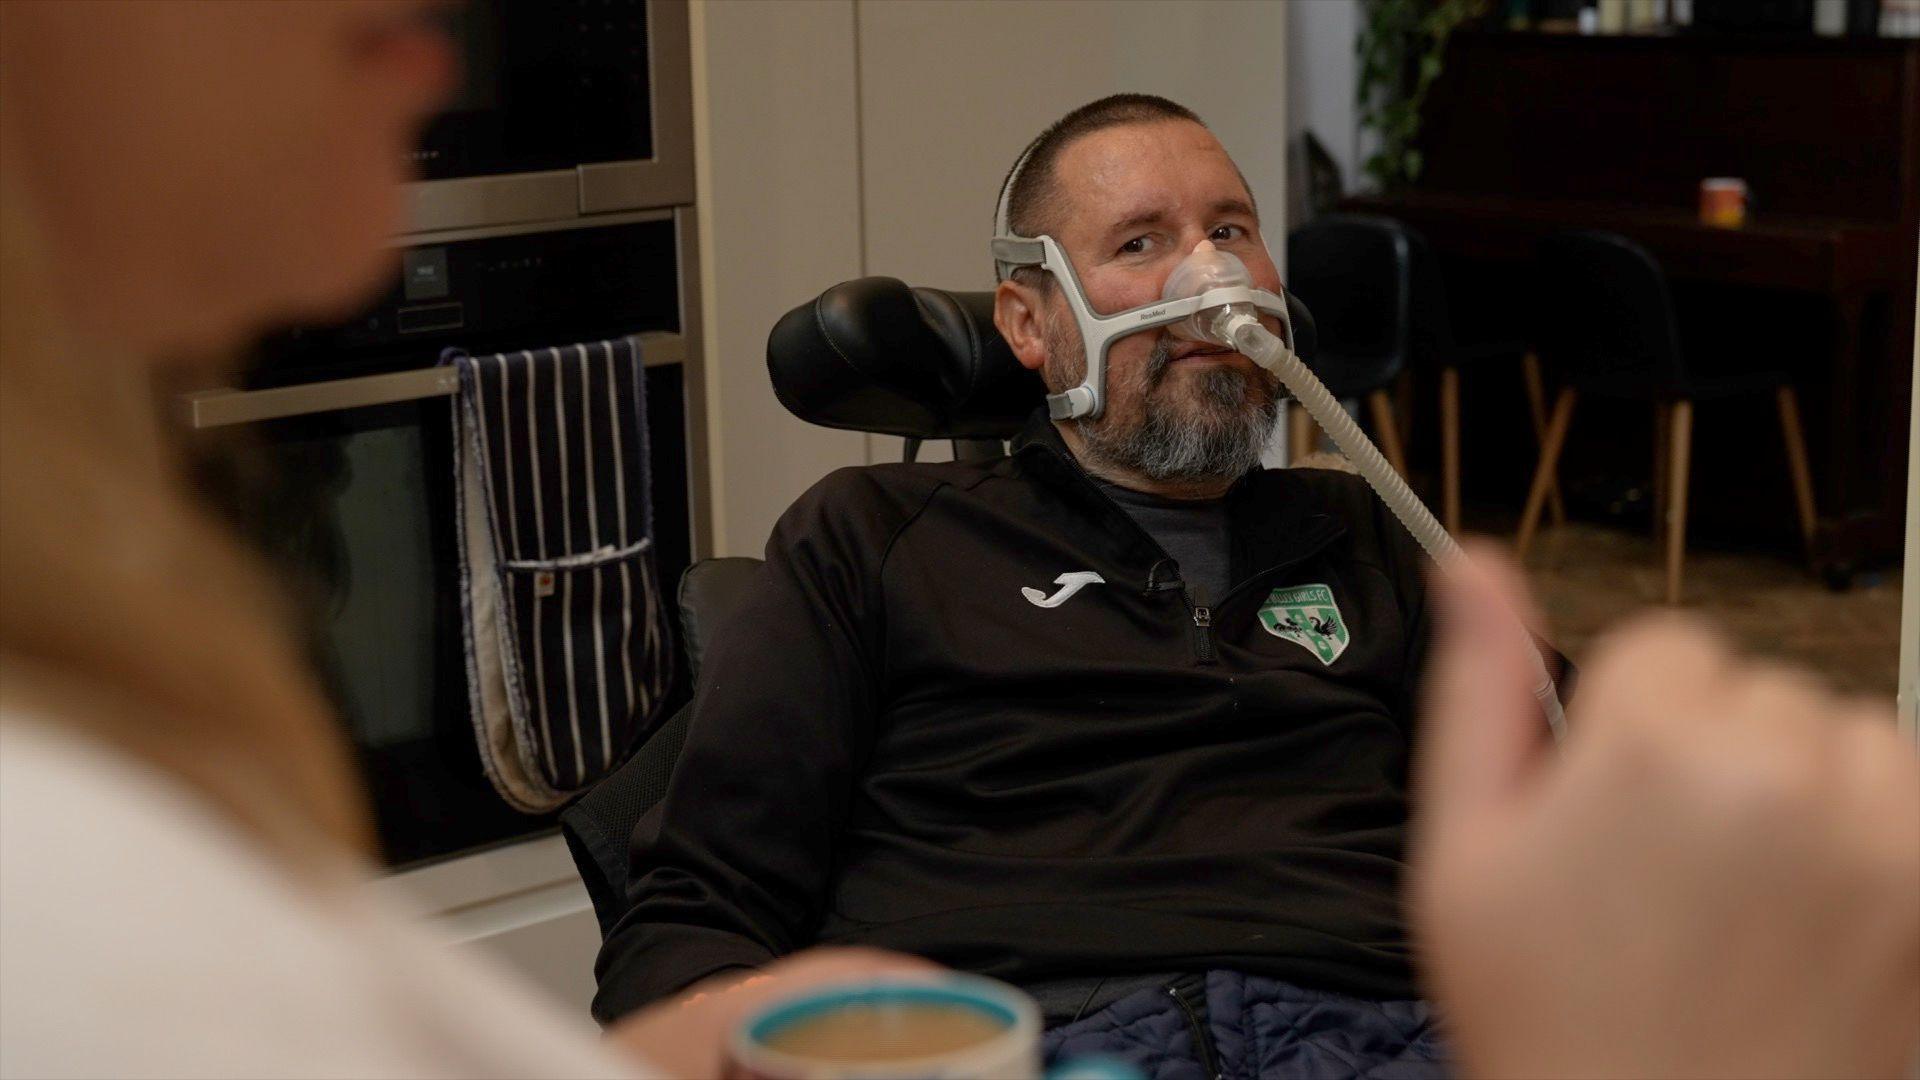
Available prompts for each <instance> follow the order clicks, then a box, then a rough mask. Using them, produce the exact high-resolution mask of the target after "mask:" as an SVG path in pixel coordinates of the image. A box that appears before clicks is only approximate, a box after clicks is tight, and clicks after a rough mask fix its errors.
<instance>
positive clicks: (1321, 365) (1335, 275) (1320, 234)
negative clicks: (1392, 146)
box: [1287, 214, 1413, 398]
mask: <svg viewBox="0 0 1920 1080" xmlns="http://www.w3.org/2000/svg"><path fill="white" fill-rule="evenodd" d="M1287 290H1288V291H1289V292H1290V293H1293V294H1295V295H1297V296H1299V297H1300V299H1301V300H1302V301H1304V302H1305V303H1306V304H1307V305H1308V306H1310V307H1311V308H1313V312H1314V318H1315V322H1316V324H1317V326H1318V330H1319V354H1318V357H1317V359H1316V361H1315V363H1314V364H1313V369H1314V372H1315V374H1317V375H1319V376H1320V381H1322V382H1324V383H1326V384H1327V389H1328V390H1331V391H1332V392H1333V395H1334V396H1335V397H1340V398H1351V397H1360V396H1362V395H1364V394H1367V393H1370V392H1371V391H1374V390H1378V389H1381V388H1383V387H1385V386H1386V385H1387V384H1388V383H1391V382H1392V381H1393V380H1394V379H1395V378H1397V377H1399V375H1400V372H1401V371H1403V370H1405V368H1406V365H1407V357H1408V354H1409V352H1410V351H1411V346H1412V336H1413V329H1412V327H1413V319H1412V309H1411V305H1412V294H1413V250H1412V245H1411V242H1410V241H1409V240H1408V238H1407V229H1406V226H1404V225H1401V224H1400V223H1399V222H1397V221H1394V220H1393V219H1391V218H1384V217H1374V216H1371V215H1363V214H1333V215H1329V216H1327V217H1323V218H1320V219H1318V220H1316V221H1312V222H1309V223H1308V224H1306V225H1302V226H1301V227H1300V228H1298V229H1295V230H1293V232H1291V233H1289V234H1288V235H1287Z"/></svg>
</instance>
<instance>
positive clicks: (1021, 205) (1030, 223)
mask: <svg viewBox="0 0 1920 1080" xmlns="http://www.w3.org/2000/svg"><path fill="white" fill-rule="evenodd" d="M1156 120H1189V121H1192V122H1193V123H1196V124H1199V125H1200V126H1201V127H1206V126H1207V125H1206V122H1205V121H1204V120H1201V119H1200V117H1199V116H1198V115H1196V114H1195V113H1194V111H1193V110H1192V109H1189V108H1187V107H1186V106H1184V105H1180V104H1177V103H1175V102H1172V101H1168V100H1167V99H1166V98H1163V97H1155V96H1154V95H1152V94H1113V95H1111V96H1109V97H1103V98H1101V99H1100V100H1098V101H1093V102H1089V103H1087V104H1085V105H1082V106H1080V107H1079V108H1077V109H1075V110H1073V111H1072V112H1070V113H1068V114H1067V115H1065V116H1063V117H1061V118H1060V119H1058V120H1055V121H1054V122H1053V123H1051V124H1049V125H1047V129H1046V130H1045V131H1042V132H1041V133H1040V135H1039V137H1038V138H1036V139H1034V140H1033V141H1032V142H1031V143H1028V144H1027V148H1026V149H1025V150H1024V151H1022V152H1021V154H1020V157H1019V158H1017V159H1015V161H1014V163H1013V168H1011V169H1009V170H1007V178H1006V179H1005V180H1004V181H1002V182H1001V184H1000V190H1001V192H1002V193H1003V194H1004V195H1005V197H1006V203H1007V231H1008V232H1011V233H1013V234H1014V235H1016V236H1039V235H1040V234H1041V233H1044V232H1047V231H1048V230H1049V229H1050V228H1052V226H1053V223H1052V221H1050V220H1049V219H1050V218H1051V217H1052V215H1053V213H1054V212H1056V211H1057V209H1058V207H1057V205H1056V204H1057V201H1058V200H1057V198H1056V194H1057V192H1056V189H1055V186H1054V182H1053V170H1054V164H1055V163H1056V162H1057V161H1058V160H1059V158H1060V155H1061V153H1062V152H1064V151H1065V150H1066V148H1067V147H1068V146H1070V145H1072V144H1073V143H1074V141H1075V140H1078V139H1080V138H1082V137H1084V136H1087V135H1091V134H1093V133H1094V132H1096V131H1105V130H1106V129H1107V128H1113V127H1121V126H1124V125H1126V124H1146V123H1152V122H1154V121H1156ZM1009 185H1011V190H1009ZM994 209H995V212H996V214H997V213H998V210H999V205H998V202H997V201H996V203H995V207H994ZM996 224H998V223H997V222H996Z"/></svg>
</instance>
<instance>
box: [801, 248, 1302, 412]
mask: <svg viewBox="0 0 1920 1080" xmlns="http://www.w3.org/2000/svg"><path fill="white" fill-rule="evenodd" d="M1287 309H1288V312H1289V314H1290V315H1291V317H1292V320H1293V335H1294V340H1295V342H1296V348H1297V349H1298V351H1299V354H1300V357H1301V359H1303V360H1310V359H1311V358H1312V357H1313V349H1314V329H1313V316H1311V315H1309V314H1308V313H1307V309H1306V307H1305V306H1304V305H1302V304H1301V303H1300V301H1299V300H1297V299H1295V298H1294V296H1293V294H1291V293H1288V294H1287ZM767 370H768V372H769V374H771V375H772V377H773V392H774V394H775V395H776V396H777V397H778V398H779V399H780V403H781V404H782V405H785V406H786V407H787V411H789V412H791V413H793V414H794V415H795V416H797V417H799V418H800V419H802V420H805V421H807V422H808V423H812V424H819V425H820V426H822V427H831V428H844V429H847V430H851V431H870V432H873V433H875V434H880V435H902V436H906V437H908V438H917V439H1005V438H1010V437H1012V436H1013V435H1014V434H1016V433H1017V432H1018V431H1019V430H1020V429H1021V428H1022V427H1024V426H1025V425H1026V422H1027V420H1028V419H1029V418H1030V417H1031V416H1032V415H1033V411H1034V409H1036V408H1038V407H1039V405H1040V402H1041V400H1042V399H1043V398H1044V397H1045V396H1046V388H1045V387H1044V386H1042V385H1041V382H1040V376H1039V375H1038V374H1036V373H1034V372H1031V371H1028V370H1027V369H1026V368H1023V367H1021V366H1020V362H1019V361H1018V360H1016V359H1014V356H1013V352H1012V350H1010V349H1008V348H1007V343H1006V342H1005V341H1004V340H1002V339H1001V337H1000V332H999V331H998V330H996V329H995V328H994V325H993V294H992V293H991V292H948V291H947V290H945V289H928V288H914V287H912V286H909V285H908V284H907V283H906V282H904V281H900V280H899V279H897V278H888V277H869V278H857V279H855V280H853V281H847V282H842V283H841V284H839V285H835V286H834V287H833V288H831V289H828V290H827V291H826V292H823V293H821V294H820V295H819V296H818V297H817V298H815V299H813V300H811V301H808V302H807V303H805V304H802V305H800V306H799V307H797V308H794V309H793V310H792V311H789V312H787V314H786V315H785V316H783V317H782V318H781V319H780V321H779V322H778V323H776V324H774V327H773V332H772V333H771V334H769V335H768V336H767Z"/></svg>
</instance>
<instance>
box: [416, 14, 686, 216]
mask: <svg viewBox="0 0 1920 1080" xmlns="http://www.w3.org/2000/svg"><path fill="white" fill-rule="evenodd" d="M444 17H445V18H446V19H447V20H448V23H449V27H448V28H449V30H450V32H451V33H452V36H453V37H454V39H455V41H456V42H457V43H458V44H459V46H460V51H461V53H462V67H461V70H462V73H463V74H462V78H461V83H460V89H459V92H458V94H457V96H456V98H455V100H454V101H453V102H452V104H451V105H450V107H449V108H448V109H447V110H446V111H445V112H443V113H442V114H441V115H440V116H439V117H438V118H437V119H435V120H434V121H433V122H432V124H430V125H429V126H428V127H427V129H426V130H425V132H424V134H423V135H422V137H421V140H420V143H419V146H418V148H417V150H416V151H415V155H414V156H415V165H416V167H417V169H418V170H419V173H420V176H421V179H422V182H421V183H418V184H415V185H413V186H412V187H411V189H410V193H409V198H410V200H411V208H410V213H411V217H412V225H411V230H413V231H423V230H437V229H454V228H469V227H475V226H487V225H501V224H510V223H514V222H528V221H558V220H563V219H566V218H571V217H576V216H584V215H592V214H605V213H615V212H620V211H625V210H632V209H638V208H642V207H650V206H675V205H688V204H691V203H692V202H693V112H692V82H691V72H690V63H691V61H690V55H691V54H690V52H689V49H688V12H687V0H469V2H468V3H467V4H466V5H464V6H461V7H456V8H452V9H449V11H448V12H447V13H446V14H445V16H444Z"/></svg>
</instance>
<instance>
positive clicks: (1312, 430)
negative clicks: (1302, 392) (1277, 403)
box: [1287, 404, 1320, 465]
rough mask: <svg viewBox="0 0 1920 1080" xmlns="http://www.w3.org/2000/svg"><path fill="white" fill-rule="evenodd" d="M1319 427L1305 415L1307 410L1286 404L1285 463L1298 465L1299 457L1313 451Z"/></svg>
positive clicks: (1311, 418)
mask: <svg viewBox="0 0 1920 1080" xmlns="http://www.w3.org/2000/svg"><path fill="white" fill-rule="evenodd" d="M1319 434H1320V428H1319V426H1318V425H1316V424H1315V423H1314V422H1313V417H1311V416H1308V415H1307V410H1305V409H1303V408H1300V407H1299V406H1297V405H1292V404H1289V405H1288V406H1287V464H1289V465H1298V464H1300V459H1302V458H1304V457H1306V456H1307V455H1308V454H1311V453H1313V443H1314V440H1315V439H1316V438H1317V437H1318V436H1319Z"/></svg>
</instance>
